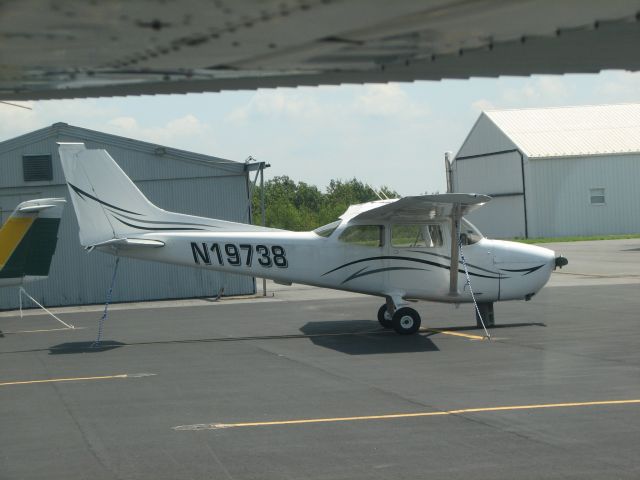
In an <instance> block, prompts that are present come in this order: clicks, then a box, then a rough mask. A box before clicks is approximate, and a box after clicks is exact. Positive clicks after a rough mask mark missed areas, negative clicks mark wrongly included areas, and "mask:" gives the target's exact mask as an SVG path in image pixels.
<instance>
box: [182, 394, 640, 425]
mask: <svg viewBox="0 0 640 480" xmlns="http://www.w3.org/2000/svg"><path fill="white" fill-rule="evenodd" d="M630 404H640V399H633V400H602V401H594V402H571V403H543V404H537V405H509V406H501V407H480V408H463V409H458V410H441V411H435V412H416V413H394V414H389V415H367V416H360V417H334V418H308V419H301V420H279V421H270V422H245V423H201V424H195V425H180V426H177V427H173V430H179V431H195V430H220V429H224V428H240V427H270V426H284V425H306V424H312V423H337V422H358V421H365V420H392V419H403V418H416V417H438V416H447V415H461V414H465V413H487V412H506V411H518V410H540V409H547V408H570V407H589V406H598V405H599V406H611V405H630Z"/></svg>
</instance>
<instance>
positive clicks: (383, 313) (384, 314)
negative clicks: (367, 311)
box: [378, 303, 393, 328]
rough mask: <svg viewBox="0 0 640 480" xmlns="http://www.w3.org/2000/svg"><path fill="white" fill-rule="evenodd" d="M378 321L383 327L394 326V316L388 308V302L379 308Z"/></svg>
mask: <svg viewBox="0 0 640 480" xmlns="http://www.w3.org/2000/svg"><path fill="white" fill-rule="evenodd" d="M378 321H379V322H380V325H382V326H383V328H393V318H392V317H391V315H390V314H389V311H388V310H387V304H386V303H385V304H383V305H382V306H381V307H380V310H378Z"/></svg>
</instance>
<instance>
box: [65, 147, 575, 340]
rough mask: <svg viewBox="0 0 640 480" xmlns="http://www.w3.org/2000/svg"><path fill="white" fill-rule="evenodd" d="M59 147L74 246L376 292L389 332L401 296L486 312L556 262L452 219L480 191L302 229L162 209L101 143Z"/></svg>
mask: <svg viewBox="0 0 640 480" xmlns="http://www.w3.org/2000/svg"><path fill="white" fill-rule="evenodd" d="M59 145H60V147H59V151H60V158H61V160H62V167H63V170H64V174H65V177H66V181H67V184H68V187H69V194H70V195H71V200H72V203H73V207H74V209H75V212H76V216H77V217H78V224H79V225H80V232H79V235H80V243H81V244H82V246H83V247H85V248H87V249H94V248H96V249H99V250H103V251H106V252H108V253H112V254H114V255H119V256H124V257H132V258H139V259H144V260H150V261H156V262H166V263H173V264H178V265H188V266H192V267H198V268H208V269H213V270H220V271H223V272H229V273H238V274H243V275H251V276H257V277H265V278H270V279H273V280H274V281H276V282H280V283H292V282H295V283H302V284H307V285H315V286H319V287H326V288H333V289H338V290H348V291H352V292H359V293H365V294H370V295H376V296H379V297H382V298H384V299H385V300H386V301H385V303H384V304H383V305H382V306H381V307H380V310H379V312H378V320H379V321H380V323H381V324H382V326H384V327H385V328H393V329H394V330H395V331H396V332H398V333H400V334H411V333H415V332H417V331H418V330H419V328H420V323H421V320H420V315H419V314H418V312H416V310H414V309H413V308H411V307H409V306H408V305H409V302H411V301H414V300H429V301H434V302H446V303H455V304H459V303H469V302H473V301H474V298H475V299H477V300H478V307H479V308H478V309H477V311H478V312H481V313H482V314H483V316H487V317H492V314H493V302H496V301H501V300H521V299H524V300H529V299H530V298H531V297H532V296H533V295H535V294H536V293H537V292H538V291H539V290H540V289H541V288H542V287H543V286H544V285H545V284H546V283H547V281H548V280H549V276H550V275H551V272H552V271H553V270H554V268H555V267H556V266H562V265H564V264H566V260H565V259H564V258H563V257H558V258H556V256H555V253H554V252H553V251H551V250H548V249H546V248H541V247H537V246H532V245H523V244H520V243H515V242H506V241H500V240H489V239H486V238H484V237H483V236H482V235H481V234H480V232H479V231H478V230H477V229H476V228H475V227H474V226H473V225H472V224H471V223H469V222H468V221H466V220H465V219H464V218H463V216H464V215H465V214H467V213H468V212H470V211H472V210H474V209H476V208H478V207H480V206H482V205H483V204H485V203H486V202H488V201H489V200H490V197H487V196H485V195H477V194H464V193H451V194H443V195H422V196H415V197H404V198H401V199H393V200H379V201H374V202H369V203H364V204H360V205H353V206H351V207H349V209H348V210H347V211H346V212H345V213H344V214H343V215H342V216H341V217H340V220H338V221H336V222H333V223H331V224H329V225H325V226H323V227H320V228H318V229H316V230H314V231H312V232H291V231H287V230H278V229H273V228H265V227H260V226H255V225H248V224H243V223H234V222H228V221H224V220H217V219H210V218H203V217H195V216H191V215H184V214H180V213H173V212H167V211H165V210H162V209H160V208H158V207H156V206H155V205H153V204H152V203H151V202H150V201H149V200H147V198H146V197H145V196H144V195H143V194H142V192H141V191H140V190H138V188H137V187H136V186H135V185H134V183H133V182H132V181H131V180H130V179H129V177H128V176H127V175H126V174H125V173H124V172H123V171H122V170H121V169H120V167H119V166H118V164H117V163H116V162H115V161H114V160H113V158H111V156H110V155H109V154H108V153H107V151H105V150H101V149H87V148H86V147H85V145H84V144H83V143H60V144H59ZM460 259H462V260H463V262H462V264H461V263H460V261H459V260H460ZM467 273H468V275H467ZM469 279H471V280H469ZM471 285H472V286H473V293H472V291H471ZM474 294H475V295H474Z"/></svg>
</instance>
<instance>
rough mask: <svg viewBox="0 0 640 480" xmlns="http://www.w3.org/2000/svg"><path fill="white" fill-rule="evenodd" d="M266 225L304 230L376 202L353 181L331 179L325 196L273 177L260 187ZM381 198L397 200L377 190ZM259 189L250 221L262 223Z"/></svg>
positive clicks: (391, 193)
mask: <svg viewBox="0 0 640 480" xmlns="http://www.w3.org/2000/svg"><path fill="white" fill-rule="evenodd" d="M264 190H265V192H264V193H265V205H266V224H267V226H268V227H274V228H284V229H287V230H295V231H308V230H313V229H314V228H316V227H318V226H320V225H324V224H326V223H329V222H332V221H333V220H336V219H337V218H338V217H339V216H340V215H342V214H343V213H344V211H345V210H346V209H347V208H348V207H349V205H353V204H356V203H364V202H370V201H372V200H377V199H378V196H377V195H376V193H375V191H374V190H373V189H372V188H371V187H370V186H368V185H365V184H363V183H362V182H360V181H359V180H357V179H355V178H353V179H351V180H347V181H343V180H331V182H330V183H329V186H328V187H327V190H326V193H322V192H321V191H320V190H319V189H318V187H316V186H314V185H309V184H307V183H305V182H297V183H296V182H295V181H293V180H292V179H291V178H289V177H288V176H286V175H284V176H279V177H274V178H272V179H270V180H268V181H266V182H265V184H264ZM380 191H381V192H383V196H387V197H389V198H397V197H398V194H397V193H396V192H395V191H393V190H391V189H390V188H388V187H386V186H383V187H381V188H380ZM260 193H261V192H260V187H257V188H255V189H254V191H253V198H252V208H253V222H254V223H255V224H256V225H260V224H262V215H261V210H260Z"/></svg>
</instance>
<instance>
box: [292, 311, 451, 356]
mask: <svg viewBox="0 0 640 480" xmlns="http://www.w3.org/2000/svg"><path fill="white" fill-rule="evenodd" d="M300 331H301V332H302V333H303V334H305V335H306V336H308V337H309V340H311V342H312V343H313V344H314V345H318V346H320V347H325V348H330V349H332V350H336V351H338V352H341V353H347V354H349V355H376V354H384V353H413V352H434V351H438V350H439V349H438V347H437V346H436V345H435V344H434V343H433V342H432V341H431V339H430V338H429V337H428V336H425V335H398V334H397V333H395V332H394V331H392V330H382V328H381V327H380V325H379V324H378V322H374V321H371V320H351V321H349V320H335V321H328V320H326V321H317V322H308V323H307V324H306V325H304V326H303V327H302V328H301V329H300Z"/></svg>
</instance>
